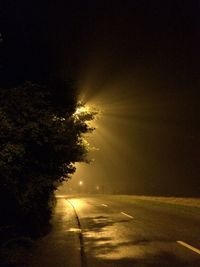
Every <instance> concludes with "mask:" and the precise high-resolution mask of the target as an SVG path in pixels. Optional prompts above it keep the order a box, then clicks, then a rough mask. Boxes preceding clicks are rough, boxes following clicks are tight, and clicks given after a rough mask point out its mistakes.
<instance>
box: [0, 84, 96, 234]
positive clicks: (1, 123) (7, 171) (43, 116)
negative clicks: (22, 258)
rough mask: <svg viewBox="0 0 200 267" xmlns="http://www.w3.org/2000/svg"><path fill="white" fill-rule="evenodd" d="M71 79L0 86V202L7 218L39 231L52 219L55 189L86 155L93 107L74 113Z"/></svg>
mask: <svg viewBox="0 0 200 267" xmlns="http://www.w3.org/2000/svg"><path fill="white" fill-rule="evenodd" d="M77 108H78V104H77V99H76V93H75V91H74V90H73V87H72V83H65V84H64V83H60V82H59V83H58V82H56V83H53V84H51V86H49V85H48V86H41V85H38V84H34V83H31V82H26V83H24V84H23V85H21V86H18V87H16V88H6V89H1V92H0V206H1V210H2V209H3V210H4V214H5V215H4V217H3V218H2V222H1V223H4V224H8V223H11V224H12V223H13V221H14V222H20V224H21V225H22V226H23V227H24V225H26V228H27V229H28V230H29V228H30V229H31V228H35V229H36V230H37V231H39V229H40V228H41V227H42V224H44V223H45V222H46V221H48V219H49V217H50V214H51V210H52V206H53V204H54V197H53V196H54V191H55V190H56V188H57V187H58V185H60V183H61V182H62V181H64V180H65V181H66V180H68V179H69V178H70V175H71V174H73V173H74V171H75V167H74V163H75V162H80V161H85V160H86V155H87V152H88V147H87V145H85V142H84V140H83V137H82V134H83V133H87V132H89V131H91V130H92V128H91V127H90V126H88V124H87V121H89V120H92V119H93V118H94V115H95V114H94V113H93V112H83V111H82V112H81V113H78V114H77V113H76V112H75V111H76V109H77Z"/></svg>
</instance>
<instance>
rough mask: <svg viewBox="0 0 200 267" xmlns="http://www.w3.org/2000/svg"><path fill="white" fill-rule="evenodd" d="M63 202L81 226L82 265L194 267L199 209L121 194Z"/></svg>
mask: <svg viewBox="0 0 200 267" xmlns="http://www.w3.org/2000/svg"><path fill="white" fill-rule="evenodd" d="M66 201H68V202H70V204H71V205H72V206H73V208H74V211H75V213H76V216H77V219H78V221H79V223H77V228H79V227H80V228H81V232H80V233H79V234H80V242H81V245H82V248H81V251H80V254H81V257H82V266H84V267H85V266H88V267H107V266H109V267H118V266H119V267H121V266H123V267H126V266H129V267H130V266H134V267H143V266H145V267H146V266H147V267H165V266H168V267H174V266H176V267H177V266H178V267H186V266H187V267H198V266H200V250H198V248H199V249H200V211H199V209H194V208H191V207H181V206H176V205H171V204H161V203H156V202H155V201H141V200H133V199H132V198H131V197H130V199H129V197H123V196H122V197H120V196H98V195H97V196H91V197H73V198H68V199H67V200H66ZM74 267H75V266H74Z"/></svg>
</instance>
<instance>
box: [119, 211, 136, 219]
mask: <svg viewBox="0 0 200 267" xmlns="http://www.w3.org/2000/svg"><path fill="white" fill-rule="evenodd" d="M121 214H123V215H125V216H127V217H129V218H131V219H133V216H131V215H129V214H127V213H125V212H121Z"/></svg>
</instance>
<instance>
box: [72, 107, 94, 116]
mask: <svg viewBox="0 0 200 267" xmlns="http://www.w3.org/2000/svg"><path fill="white" fill-rule="evenodd" d="M89 111H90V108H89V107H88V106H80V107H78V108H77V109H76V111H75V112H74V116H79V115H81V114H83V113H87V112H89Z"/></svg>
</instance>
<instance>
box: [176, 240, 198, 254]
mask: <svg viewBox="0 0 200 267" xmlns="http://www.w3.org/2000/svg"><path fill="white" fill-rule="evenodd" d="M176 242H177V243H178V244H180V245H182V246H184V247H186V248H188V249H190V250H192V251H193V252H196V253H197V254H199V255H200V250H199V249H197V248H195V247H193V246H191V245H189V244H187V243H185V242H183V241H176Z"/></svg>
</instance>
